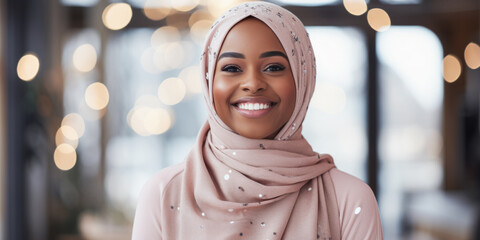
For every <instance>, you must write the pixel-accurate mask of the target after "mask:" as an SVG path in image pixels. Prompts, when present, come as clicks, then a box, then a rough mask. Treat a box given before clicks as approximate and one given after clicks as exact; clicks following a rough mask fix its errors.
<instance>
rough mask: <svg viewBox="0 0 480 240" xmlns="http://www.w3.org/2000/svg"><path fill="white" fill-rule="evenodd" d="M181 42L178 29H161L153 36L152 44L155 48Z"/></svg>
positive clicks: (169, 27)
mask: <svg viewBox="0 0 480 240" xmlns="http://www.w3.org/2000/svg"><path fill="white" fill-rule="evenodd" d="M180 40H181V35H180V31H179V30H178V29H177V28H176V27H171V26H165V27H161V28H159V29H157V30H155V32H153V34H152V38H151V39H150V42H151V44H152V46H153V47H155V48H157V47H162V46H163V45H164V44H166V43H172V42H178V41H180Z"/></svg>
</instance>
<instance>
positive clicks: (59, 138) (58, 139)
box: [55, 127, 78, 148]
mask: <svg viewBox="0 0 480 240" xmlns="http://www.w3.org/2000/svg"><path fill="white" fill-rule="evenodd" d="M63 128H64V127H60V128H59V129H58V130H57V133H56V134H55V145H56V146H60V145H61V144H64V143H66V144H68V145H70V146H72V147H73V148H77V146H78V138H75V139H69V138H67V137H65V135H64V134H63V132H68V130H64V129H63Z"/></svg>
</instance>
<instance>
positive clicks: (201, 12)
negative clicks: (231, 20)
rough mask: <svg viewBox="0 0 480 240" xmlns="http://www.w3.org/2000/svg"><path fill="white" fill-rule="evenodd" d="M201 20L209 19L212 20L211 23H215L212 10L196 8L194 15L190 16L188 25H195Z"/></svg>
mask: <svg viewBox="0 0 480 240" xmlns="http://www.w3.org/2000/svg"><path fill="white" fill-rule="evenodd" d="M200 20H209V21H211V23H213V21H215V19H214V18H213V16H212V15H211V14H210V12H208V10H206V9H203V8H202V9H198V10H196V11H195V12H194V13H192V15H190V17H189V18H188V26H189V27H190V28H191V27H192V26H193V24H195V23H196V22H198V21H200ZM210 25H211V24H210Z"/></svg>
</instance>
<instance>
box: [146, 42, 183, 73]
mask: <svg viewBox="0 0 480 240" xmlns="http://www.w3.org/2000/svg"><path fill="white" fill-rule="evenodd" d="M185 54H186V52H185V50H184V47H183V44H180V43H178V42H174V43H166V44H164V45H162V46H160V47H158V48H156V49H155V53H154V56H153V63H154V65H155V66H156V67H157V68H158V69H159V70H161V71H164V70H169V69H175V68H179V67H180V66H182V64H184V58H185Z"/></svg>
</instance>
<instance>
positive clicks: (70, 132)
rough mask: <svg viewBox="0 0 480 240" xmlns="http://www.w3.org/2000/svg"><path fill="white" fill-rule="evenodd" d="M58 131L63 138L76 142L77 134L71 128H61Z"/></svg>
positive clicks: (65, 126)
mask: <svg viewBox="0 0 480 240" xmlns="http://www.w3.org/2000/svg"><path fill="white" fill-rule="evenodd" d="M59 129H60V131H61V132H62V134H63V136H64V137H65V138H67V139H70V140H78V138H79V137H78V133H77V131H75V129H74V128H73V127H70V126H68V125H64V126H61V127H60V128H59Z"/></svg>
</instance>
